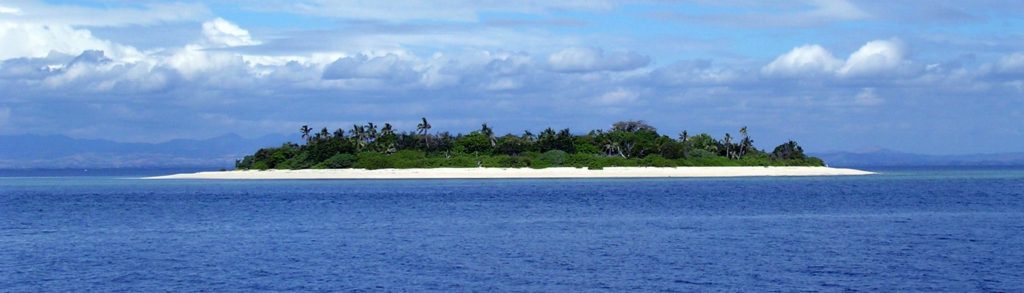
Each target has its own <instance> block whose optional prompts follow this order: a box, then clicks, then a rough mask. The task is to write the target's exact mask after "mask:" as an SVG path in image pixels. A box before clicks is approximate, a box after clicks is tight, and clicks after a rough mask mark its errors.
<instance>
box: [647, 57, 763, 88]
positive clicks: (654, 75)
mask: <svg viewBox="0 0 1024 293" xmlns="http://www.w3.org/2000/svg"><path fill="white" fill-rule="evenodd" d="M742 76H743V74H741V73H740V72H737V71H736V70H735V69H733V68H728V67H720V66H715V65H714V64H712V61H711V60H686V61H679V62H676V63H673V64H669V65H667V66H664V67H661V68H658V69H655V70H654V71H653V72H651V74H650V77H651V80H650V81H651V82H653V83H656V84H660V85H666V86H719V85H724V84H731V83H737V82H739V83H743V82H749V81H750V80H742ZM748 77H749V75H748Z"/></svg>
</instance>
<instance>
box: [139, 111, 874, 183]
mask: <svg viewBox="0 0 1024 293" xmlns="http://www.w3.org/2000/svg"><path fill="white" fill-rule="evenodd" d="M431 130H432V127H431V125H430V123H429V122H428V121H427V119H426V118H421V119H420V122H419V123H418V125H417V127H416V131H406V132H399V131H396V130H395V129H394V127H392V125H391V124H390V123H384V124H383V125H382V126H378V125H377V124H374V123H367V124H365V125H353V126H352V128H351V129H350V130H348V131H346V130H344V129H340V128H339V129H337V130H334V131H330V130H328V129H327V128H326V127H325V128H322V129H320V131H318V132H317V131H314V129H313V128H310V127H309V126H308V125H303V126H302V127H300V128H299V131H300V132H301V135H302V136H301V137H302V140H303V142H304V143H303V144H297V143H292V142H288V143H284V144H282V145H281V146H280V147H270V148H263V149H260V150H258V151H256V152H255V153H254V154H252V155H248V156H245V157H244V158H242V159H240V160H237V161H236V162H235V170H232V171H226V170H225V171H218V172H199V173H191V174H175V175H168V176H157V177H150V178H153V179H443V178H451V179H459V178H465V179H471V178H671V177H738V176H834V175H867V174H872V173H871V172H867V171H861V170H855V169H843V168H830V167H827V166H826V165H825V162H823V161H822V160H821V159H818V158H815V157H811V156H807V155H806V154H805V153H804V150H803V148H802V147H800V145H799V144H798V143H797V142H796V141H793V140H789V141H787V142H784V143H782V144H780V145H778V146H776V147H774V148H773V149H772V150H771V151H770V152H768V151H766V150H762V149H758V148H757V147H755V145H754V140H753V139H751V137H750V135H749V133H748V130H747V128H746V127H742V128H740V129H739V132H738V135H739V136H738V137H734V136H732V134H731V133H725V134H724V135H723V136H722V137H721V138H720V139H718V138H715V137H713V136H711V135H710V134H707V133H700V134H697V135H690V134H689V132H687V131H682V132H681V133H679V135H678V136H677V137H675V138H673V137H670V136H668V135H663V134H660V133H658V130H657V129H656V128H655V127H654V126H651V125H649V124H648V123H646V122H644V121H642V120H640V121H636V120H629V121H620V122H616V123H613V124H612V126H611V127H610V128H609V129H607V130H591V131H589V132H586V133H583V134H574V133H573V132H572V131H571V130H570V129H561V130H555V129H553V128H547V129H545V130H543V131H540V132H539V133H537V134H534V133H532V132H530V131H524V132H523V133H522V134H511V133H509V134H505V135H500V136H499V135H495V133H494V131H493V129H492V128H491V127H490V126H488V125H487V124H483V125H481V127H480V129H479V130H475V131H472V132H469V133H467V134H461V133H460V134H451V133H449V132H432V131H431Z"/></svg>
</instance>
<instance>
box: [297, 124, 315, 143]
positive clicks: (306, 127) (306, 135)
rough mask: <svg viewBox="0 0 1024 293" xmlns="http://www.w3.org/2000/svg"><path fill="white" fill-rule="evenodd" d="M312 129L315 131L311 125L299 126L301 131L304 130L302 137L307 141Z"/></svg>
mask: <svg viewBox="0 0 1024 293" xmlns="http://www.w3.org/2000/svg"><path fill="white" fill-rule="evenodd" d="M310 131H313V129H312V128H309V125H303V126H302V127H300V128H299V132H302V139H304V140H306V141H307V142H308V141H309V132H310Z"/></svg>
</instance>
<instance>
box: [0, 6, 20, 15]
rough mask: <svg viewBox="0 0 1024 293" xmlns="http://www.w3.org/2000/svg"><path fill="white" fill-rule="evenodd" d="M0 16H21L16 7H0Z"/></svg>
mask: <svg viewBox="0 0 1024 293" xmlns="http://www.w3.org/2000/svg"><path fill="white" fill-rule="evenodd" d="M0 14H13V15H21V9H18V8H16V7H7V6H0Z"/></svg>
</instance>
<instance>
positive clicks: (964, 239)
mask: <svg viewBox="0 0 1024 293" xmlns="http://www.w3.org/2000/svg"><path fill="white" fill-rule="evenodd" d="M869 170H871V169H870V168H869ZM874 171H879V172H881V174H879V175H873V176H864V177H808V178H739V179H644V180H633V179H614V180H607V179H605V180H592V179H590V180H403V181H373V180H365V181H327V180H316V181H191V180H181V181H153V180H140V179H138V178H139V176H142V175H156V174H164V173H166V172H168V171H166V170H149V171H145V170H136V171H106V172H104V171H92V172H91V173H89V172H85V171H80V170H78V171H52V170H51V171H45V170H44V171H4V172H0V291H3V292H19V291H46V292H54V291H56V292H63V291H103V292H109V291H131V292H149V291H218V292H219V291H246V292H248V291H265V290H271V291H278V290H284V291H554V292H578V291H613V292H621V291H645V292H650V291H805V290H807V291H849V290H856V291H954V292H973V291H1006V292H1022V291H1024V168H959V169H927V168H919V169H913V168H910V169H874Z"/></svg>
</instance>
